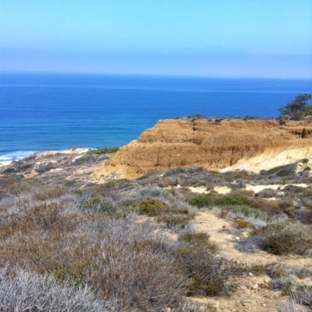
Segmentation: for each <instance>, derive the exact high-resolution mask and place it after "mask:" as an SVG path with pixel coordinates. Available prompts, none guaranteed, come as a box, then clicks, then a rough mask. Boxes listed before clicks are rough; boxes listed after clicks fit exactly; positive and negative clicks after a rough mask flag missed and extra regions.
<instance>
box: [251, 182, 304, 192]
mask: <svg viewBox="0 0 312 312" xmlns="http://www.w3.org/2000/svg"><path fill="white" fill-rule="evenodd" d="M288 185H295V186H299V187H308V185H307V184H305V183H298V184H294V183H292V184H267V185H260V184H258V185H252V184H246V187H245V189H246V191H253V192H254V193H259V192H261V191H263V190H265V189H273V190H281V191H282V190H283V189H284V188H285V187H286V186H288Z"/></svg>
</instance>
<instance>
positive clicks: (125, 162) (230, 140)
mask: <svg viewBox="0 0 312 312" xmlns="http://www.w3.org/2000/svg"><path fill="white" fill-rule="evenodd" d="M311 155H312V123H310V122H308V121H286V122H282V121H280V120H276V119H234V118H233V119H231V118H229V119H222V120H221V119H199V120H191V119H174V120H160V121H159V122H158V123H157V124H156V125H155V126H154V127H153V128H151V129H149V130H146V131H144V132H143V133H142V134H141V136H140V137H139V138H138V140H136V141H132V142H131V143H130V144H128V145H126V146H124V147H122V148H121V149H120V150H119V151H118V152H116V153H115V154H113V155H112V157H111V158H110V159H109V160H108V161H107V162H106V163H105V164H103V166H102V167H100V168H99V169H98V170H97V171H96V172H95V174H96V175H97V176H115V177H119V178H129V179H133V178H138V177H139V176H141V175H143V174H145V173H147V172H151V171H157V170H166V169H170V168H177V167H189V166H199V167H203V168H205V169H208V170H214V171H221V170H222V171H226V170H237V169H241V170H247V171H252V172H259V171H260V170H263V169H270V168H273V167H276V166H279V165H285V164H289V163H292V162H294V161H296V160H299V159H302V158H306V157H309V156H311Z"/></svg>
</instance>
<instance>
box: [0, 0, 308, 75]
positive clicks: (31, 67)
mask: <svg viewBox="0 0 312 312" xmlns="http://www.w3.org/2000/svg"><path fill="white" fill-rule="evenodd" d="M0 12H1V13H0V14H1V22H0V23H1V31H0V70H1V71H8V72H15V71H17V72H52V73H69V74H74V73H78V74H83V73H85V74H104V75H149V76H175V77H176V76H181V77H207V78H259V79H312V36H311V29H312V19H311V17H310V15H311V12H312V1H309V0H301V1H299V2H295V1H292V0H284V1H281V0H275V1H274V2H269V1H260V0H259V1H253V2H251V1H247V0H237V1H235V2H233V1H230V0H220V1H218V2H209V1H204V0H197V1H196V2H194V1H192V2H191V1H188V0H185V1H183V2H178V1H176V0H172V1H164V0H163V1H157V2H154V1H152V0H145V1H143V0H133V1H131V2H130V1H129V2H122V3H119V2H116V1H109V0H102V1H100V0H91V1H88V2H84V1H82V0H76V1H74V0H67V1H66V2H63V1H58V0H54V1H52V0H46V1H44V2H43V1H40V0H28V1H22V0H2V1H1V4H0Z"/></svg>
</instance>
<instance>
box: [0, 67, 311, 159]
mask: <svg viewBox="0 0 312 312" xmlns="http://www.w3.org/2000/svg"><path fill="white" fill-rule="evenodd" d="M303 93H312V80H268V79H211V78H188V77H152V76H107V75H87V74H84V75H82V74H51V73H49V74H42V73H41V74H39V73H32V74H30V73H1V74H0V162H3V161H10V160H15V159H19V158H22V157H26V156H27V155H29V154H32V153H35V152H40V151H47V150H62V149H68V148H74V147H94V148H96V147H109V146H122V145H125V144H127V143H129V142H130V141H131V140H135V139H137V137H138V136H139V135H140V134H141V133H142V132H143V131H144V130H145V129H148V128H151V127H153V126H154V125H155V124H156V122H157V121H158V120H160V119H169V118H175V117H186V116H190V115H194V114H201V115H204V116H211V117H216V116H219V117H244V116H253V117H263V118H266V117H277V116H278V111H277V110H278V108H279V107H280V106H281V105H285V104H287V103H289V102H290V101H292V100H293V99H294V98H295V97H296V96H297V95H299V94H303Z"/></svg>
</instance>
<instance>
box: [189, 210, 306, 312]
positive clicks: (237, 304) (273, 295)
mask: <svg viewBox="0 0 312 312" xmlns="http://www.w3.org/2000/svg"><path fill="white" fill-rule="evenodd" d="M193 224H194V227H195V230H196V231H197V232H204V233H207V234H208V235H209V237H210V240H211V241H212V242H214V243H215V244H216V245H217V246H218V247H219V249H220V256H222V257H224V258H226V259H228V260H231V261H235V262H238V263H240V264H243V265H270V264H272V265H274V264H276V265H283V264H284V265H290V266H301V267H305V268H307V269H310V270H311V269H312V259H311V258H302V257H300V256H297V255H291V256H283V257H282V256H275V255H271V254H268V253H266V252H264V251H257V252H256V253H243V252H240V251H238V250H236V249H235V242H236V241H237V240H238V239H240V237H236V236H234V235H233V234H230V233H229V232H227V231H225V230H226V229H227V228H230V227H231V223H230V222H229V221H227V220H224V219H221V218H219V217H217V216H216V215H214V214H213V213H212V212H210V211H205V210H203V211H199V212H198V213H197V214H196V216H195V219H194V221H193ZM245 234H246V235H247V233H245ZM270 280H271V278H270V277H269V276H267V275H260V276H255V275H253V274H251V273H250V274H249V275H247V276H244V277H237V278H236V282H237V283H238V284H239V287H238V289H237V290H236V291H235V292H234V293H233V294H232V295H231V296H230V297H214V298H192V300H194V301H196V302H201V303H210V304H212V305H214V306H215V307H216V308H217V311H224V312H234V311H235V312H236V311H240V312H241V311H255V312H256V311H257V312H276V311H277V310H276V309H277V307H278V306H282V305H283V304H284V303H285V302H286V301H287V300H288V298H287V296H282V295H281V291H279V290H277V291H274V290H271V289H266V288H262V287H261V285H267V284H268V283H269V282H270ZM310 282H311V280H310V279H309V278H307V279H305V280H302V281H301V284H309V283H310ZM307 311H311V310H309V309H307Z"/></svg>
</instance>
